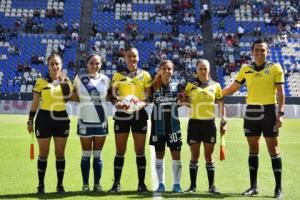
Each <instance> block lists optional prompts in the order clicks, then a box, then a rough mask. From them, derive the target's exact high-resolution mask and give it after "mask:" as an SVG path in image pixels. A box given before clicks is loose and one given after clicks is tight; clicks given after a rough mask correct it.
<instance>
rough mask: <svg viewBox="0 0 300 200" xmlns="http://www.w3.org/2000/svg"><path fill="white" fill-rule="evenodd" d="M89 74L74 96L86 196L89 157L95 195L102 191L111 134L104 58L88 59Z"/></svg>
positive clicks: (80, 77)
mask: <svg viewBox="0 0 300 200" xmlns="http://www.w3.org/2000/svg"><path fill="white" fill-rule="evenodd" d="M86 62H87V73H86V74H82V75H78V76H76V77H75V79H74V94H75V97H78V98H79V99H78V100H79V104H78V106H79V107H78V122H77V134H78V135H79V137H80V142H81V148H82V158H81V173H82V180H83V187H82V191H83V192H88V191H89V190H90V188H89V172H90V157H91V155H92V154H93V157H94V159H93V170H94V188H93V190H94V191H95V192H100V191H102V189H101V186H100V184H99V182H100V177H101V172H102V165H103V162H102V159H101V152H102V148H103V145H104V142H105V138H106V135H107V134H108V123H107V115H106V106H105V102H106V98H107V94H108V90H109V88H110V80H109V78H108V77H107V76H106V75H104V74H101V73H99V70H100V69H101V64H102V58H101V57H100V56H99V55H98V54H91V55H90V56H88V57H87V60H86Z"/></svg>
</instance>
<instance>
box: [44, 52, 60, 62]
mask: <svg viewBox="0 0 300 200" xmlns="http://www.w3.org/2000/svg"><path fill="white" fill-rule="evenodd" d="M55 57H57V58H59V60H60V63H61V64H62V58H61V56H60V55H59V54H58V53H51V54H50V55H49V56H48V58H47V63H48V64H49V62H50V60H51V59H52V58H55Z"/></svg>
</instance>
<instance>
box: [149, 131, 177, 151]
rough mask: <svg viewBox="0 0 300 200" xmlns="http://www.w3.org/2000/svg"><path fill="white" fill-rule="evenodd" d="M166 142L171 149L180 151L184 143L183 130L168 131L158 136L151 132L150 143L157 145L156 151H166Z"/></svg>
mask: <svg viewBox="0 0 300 200" xmlns="http://www.w3.org/2000/svg"><path fill="white" fill-rule="evenodd" d="M166 143H167V146H168V147H169V148H170V151H180V150H181V145H182V139H181V131H177V132H174V133H166V134H165V135H162V136H157V134H155V133H154V132H151V136H150V140H149V144H150V145H153V146H155V151H165V147H166Z"/></svg>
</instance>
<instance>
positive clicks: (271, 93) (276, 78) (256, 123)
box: [223, 39, 285, 198]
mask: <svg viewBox="0 0 300 200" xmlns="http://www.w3.org/2000/svg"><path fill="white" fill-rule="evenodd" d="M251 50H252V55H253V57H254V62H253V63H251V64H247V65H243V66H242V67H241V69H240V71H239V73H238V75H237V77H236V78H235V81H234V82H233V83H232V85H231V86H230V87H229V88H225V89H223V95H224V96H225V95H229V94H233V93H234V92H236V91H237V90H239V89H240V87H241V86H242V85H243V84H245V83H246V86H247V91H248V95H247V107H246V113H245V116H244V131H245V136H246V137H247V141H248V146H249V157H248V164H249V172H250V188H249V189H248V190H246V191H245V192H243V193H242V194H243V195H247V196H252V195H256V194H258V189H257V170H258V153H259V139H260V136H261V134H262V133H263V136H264V138H265V141H266V143H267V147H268V151H269V154H270V157H271V160H272V168H273V172H274V176H275V182H276V186H275V191H274V198H282V197H283V194H282V191H281V170H282V162H281V156H280V152H279V147H278V134H279V130H278V129H279V128H280V127H281V126H282V116H283V115H284V110H283V107H284V102H285V95H284V73H283V70H282V67H281V66H280V65H279V64H278V63H270V62H268V61H267V55H268V52H269V48H268V44H267V43H266V42H264V41H263V40H261V39H259V40H256V41H255V42H253V44H252V47H251ZM276 96H277V98H276ZM277 101H278V111H277V114H276V111H275V110H276V109H275V105H276V103H277Z"/></svg>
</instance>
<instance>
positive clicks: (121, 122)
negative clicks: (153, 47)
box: [110, 47, 152, 192]
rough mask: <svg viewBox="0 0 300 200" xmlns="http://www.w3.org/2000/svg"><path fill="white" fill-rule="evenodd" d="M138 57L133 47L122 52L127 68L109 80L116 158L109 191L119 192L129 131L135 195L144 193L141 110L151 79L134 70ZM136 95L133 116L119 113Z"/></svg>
mask: <svg viewBox="0 0 300 200" xmlns="http://www.w3.org/2000/svg"><path fill="white" fill-rule="evenodd" d="M138 61H139V54H138V50H137V49H136V48H133V47H131V48H129V49H128V50H127V51H126V53H125V62H126V64H127V69H124V70H122V71H118V72H117V73H115V74H114V76H113V78H112V84H111V85H112V96H113V100H112V103H113V104H114V105H115V107H116V108H117V111H116V113H115V115H114V120H115V123H114V131H115V144H116V156H115V159H114V183H113V186H112V188H111V189H110V192H119V191H120V179H121V174H122V169H123V164H124V155H125V152H126V145H127V140H128V136H129V132H130V130H131V131H132V136H133V141H134V150H135V153H136V165H137V170H138V179H139V180H138V189H137V191H138V192H147V191H148V189H147V187H146V185H145V183H144V180H145V173H146V158H145V142H146V133H147V120H148V114H147V112H146V110H145V109H144V107H145V106H146V102H145V100H147V99H148V98H149V95H148V94H150V87H151V85H152V79H151V76H150V74H149V73H148V72H146V71H144V70H140V69H138V67H137V63H138ZM128 95H135V96H136V97H137V98H138V99H139V100H140V109H139V110H138V111H136V112H134V113H133V114H128V113H126V112H125V111H124V110H122V99H124V98H125V97H126V96H128Z"/></svg>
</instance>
